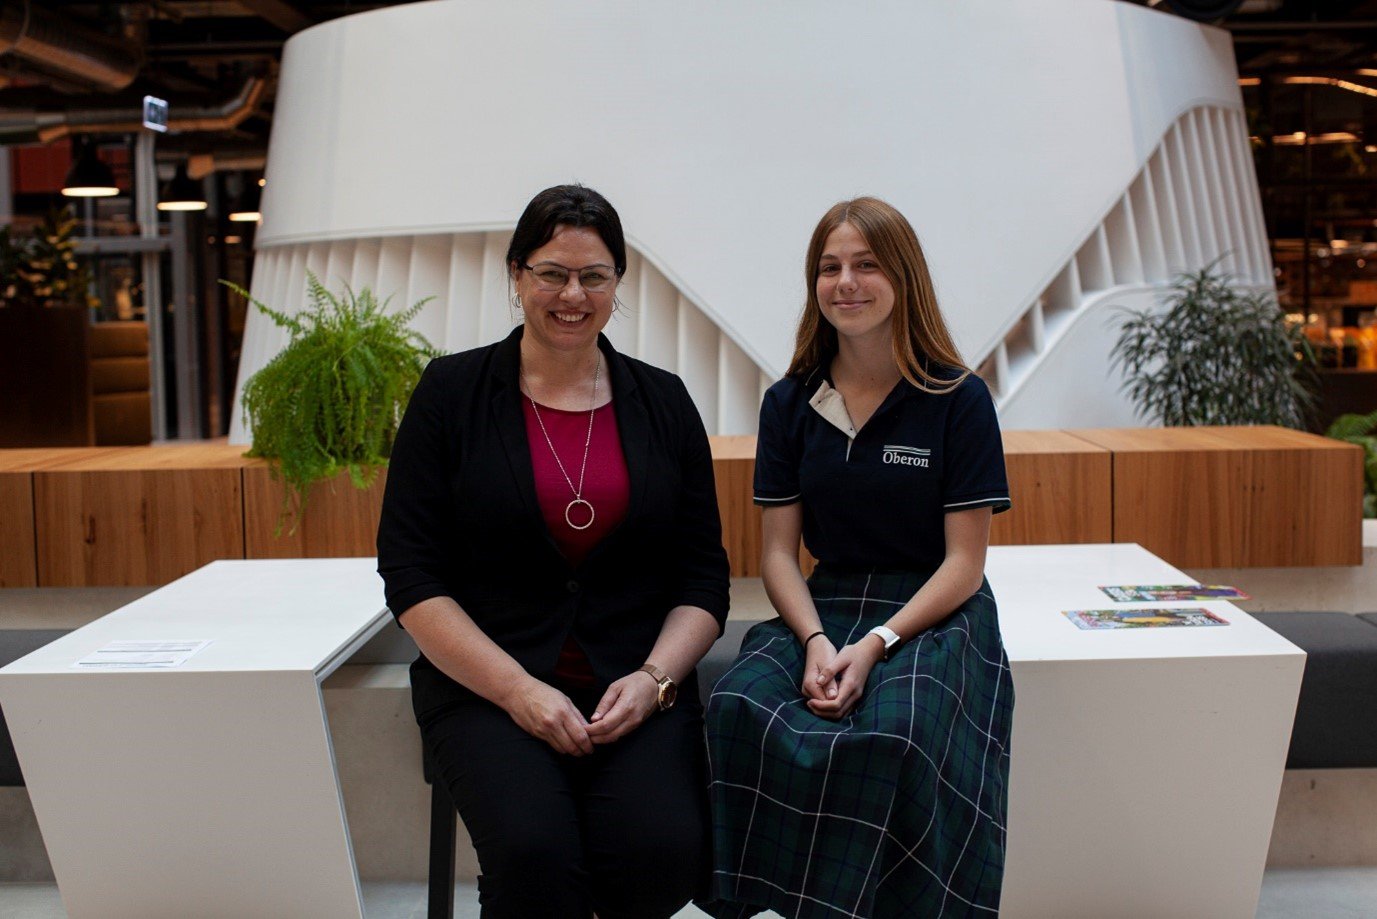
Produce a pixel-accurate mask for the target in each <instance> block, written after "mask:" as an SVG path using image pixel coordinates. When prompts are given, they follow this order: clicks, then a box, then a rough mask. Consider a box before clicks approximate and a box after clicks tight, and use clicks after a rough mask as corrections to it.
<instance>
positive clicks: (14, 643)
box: [0, 629, 1377, 785]
mask: <svg viewBox="0 0 1377 919" xmlns="http://www.w3.org/2000/svg"><path fill="white" fill-rule="evenodd" d="M68 631H69V630H68V629H0V667H3V666H5V665H6V664H10V663H13V662H14V661H17V660H19V658H21V657H24V656H25V655H27V654H32V653H33V652H34V651H37V650H38V649H39V648H41V647H43V646H44V645H46V644H48V643H49V642H53V641H56V640H57V639H59V638H61V637H62V636H63V635H66V634H67V632H68ZM1374 631H1377V629H1374ZM23 784H24V775H23V773H21V772H20V771H19V760H18V759H16V758H15V755H14V741H12V740H11V739H10V729H9V725H7V724H5V713H4V712H3V711H0V785H23Z"/></svg>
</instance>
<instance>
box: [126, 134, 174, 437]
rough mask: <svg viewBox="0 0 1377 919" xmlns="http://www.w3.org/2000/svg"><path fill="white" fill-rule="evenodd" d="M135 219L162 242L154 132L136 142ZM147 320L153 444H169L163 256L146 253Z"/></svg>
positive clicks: (146, 236) (148, 236) (141, 228)
mask: <svg viewBox="0 0 1377 919" xmlns="http://www.w3.org/2000/svg"><path fill="white" fill-rule="evenodd" d="M134 212H135V213H134V215H135V217H136V218H137V219H138V221H139V235H140V236H142V237H143V238H144V239H157V238H158V166H157V164H156V163H155V162H154V161H153V132H151V131H140V132H139V135H138V138H137V139H136V140H135V141H134ZM140 261H141V263H142V271H143V307H144V319H145V320H146V321H147V322H148V370H149V387H148V388H149V402H150V405H151V409H150V410H151V411H152V413H153V425H152V428H153V440H155V441H159V440H167V382H166V374H167V369H166V367H164V362H163V279H162V254H161V253H159V252H145V253H144V254H143V257H142V259H141V260H140Z"/></svg>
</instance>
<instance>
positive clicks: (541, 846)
mask: <svg viewBox="0 0 1377 919" xmlns="http://www.w3.org/2000/svg"><path fill="white" fill-rule="evenodd" d="M506 266H507V270H508V275H509V279H510V284H511V289H512V291H513V292H514V296H513V303H514V306H515V307H516V309H517V310H518V311H519V312H520V313H521V316H522V323H521V325H519V326H518V327H517V328H516V329H515V330H514V331H513V332H512V333H511V334H510V335H509V336H507V338H506V339H505V340H503V341H500V342H497V343H496V344H492V345H489V346H487V347H483V348H478V349H476V350H473V351H467V352H464V353H462V354H455V355H451V356H449V357H443V358H439V359H437V360H435V361H432V362H431V364H430V365H429V367H427V369H426V371H425V374H424V375H423V376H422V378H421V381H420V383H419V384H418V385H417V387H416V391H415V394H414V395H413V396H412V399H411V403H410V405H409V406H408V408H407V410H406V415H405V417H404V418H403V420H402V423H401V427H400V429H399V430H398V432H397V440H396V444H395V445H394V447H393V451H392V458H391V463H390V466H389V469H388V479H387V489H386V495H385V498H384V501H383V511H382V521H381V524H380V526H379V529H378V569H379V572H380V573H381V574H382V576H383V579H384V581H385V584H386V592H387V603H388V606H389V607H390V608H391V609H392V611H393V612H394V613H395V614H396V615H397V621H398V623H399V624H400V625H401V626H402V627H403V628H405V629H406V630H407V631H408V632H409V633H410V634H411V635H412V637H413V638H414V639H415V640H416V644H417V645H418V646H419V648H420V651H421V656H420V657H419V658H418V659H417V660H416V662H415V663H414V664H413V665H412V668H411V685H412V699H413V704H414V707H415V711H416V718H417V721H418V723H419V724H420V728H421V735H422V739H423V741H424V743H425V746H426V749H427V751H428V753H429V754H430V756H431V758H432V761H433V762H434V763H435V764H436V766H437V772H438V774H437V776H436V781H440V782H444V783H445V787H446V788H448V790H449V792H450V794H451V796H452V798H453V800H454V802H455V803H456V805H457V807H458V810H459V814H460V816H461V818H462V819H463V821H464V824H465V826H466V827H467V829H468V831H469V835H470V837H471V838H472V840H473V844H474V847H475V849H476V850H477V854H478V861H479V866H480V868H481V871H482V876H481V877H480V878H479V899H480V902H481V904H482V914H483V916H484V917H485V919H501V917H532V916H542V917H570V919H572V917H578V919H586V917H589V916H590V915H592V913H593V912H594V911H596V913H597V915H598V916H600V917H602V919H619V917H627V919H632V917H634V919H648V917H657V916H660V917H663V916H669V915H672V914H673V913H674V912H675V911H677V910H678V909H679V908H680V907H682V906H683V905H684V903H686V902H687V901H688V899H689V898H690V896H692V895H693V893H694V892H695V890H696V888H697V885H698V882H699V880H700V879H701V877H702V876H703V872H704V871H705V869H706V843H707V827H706V800H705V785H706V778H705V772H704V766H705V763H704V751H703V719H702V708H701V706H700V705H699V702H698V698H699V696H698V689H697V683H696V678H695V675H694V666H695V665H696V664H697V663H698V660H699V658H701V657H702V656H703V654H704V653H705V652H706V651H707V650H708V648H709V647H710V646H711V645H712V643H713V641H714V640H715V639H716V638H717V636H718V635H719V634H720V631H721V625H722V622H723V621H724V620H725V618H726V614H727V560H726V554H725V552H724V550H723V548H722V542H721V532H720V523H719V519H718V512H717V501H716V493H715V490H714V486H713V472H712V458H711V454H710V452H709V448H708V439H707V436H706V434H705V432H704V430H703V424H702V421H701V420H700V418H699V416H698V413H697V411H696V410H695V408H694V406H693V402H692V401H691V400H690V398H689V395H688V392H687V390H686V389H685V388H684V384H683V383H682V382H681V381H680V380H679V378H678V377H676V376H674V375H673V374H670V373H668V372H666V371H663V370H659V369H657V368H655V367H651V366H649V365H647V364H644V363H642V362H640V361H637V360H633V359H631V358H629V357H626V356H623V355H621V354H618V353H617V352H616V351H615V350H613V348H612V346H611V345H610V344H609V343H608V340H607V339H606V338H605V337H604V336H603V335H602V334H601V333H602V330H603V328H604V327H605V326H606V325H607V322H608V320H609V319H610V318H611V317H612V313H613V311H614V308H615V304H616V300H615V298H616V291H617V285H618V283H619V282H620V280H621V278H622V276H623V274H625V272H626V244H625V242H624V240H623V236H622V228H621V222H620V219H619V218H618V216H617V212H616V211H615V210H614V209H613V208H612V206H611V204H609V203H608V202H607V200H606V199H605V198H603V197H602V196H601V195H599V194H598V193H597V192H595V191H593V190H591V189H588V188H583V187H581V186H577V185H563V186H558V187H555V188H550V189H546V190H545V191H543V192H541V193H540V194H539V195H537V196H536V197H535V198H534V199H533V200H532V201H531V202H530V204H529V205H528V206H527V208H526V210H525V213H523V214H522V215H521V219H520V220H519V221H518V223H517V226H516V230H515V232H514V233H513V235H512V241H511V245H510V247H509V248H508V250H507V256H506Z"/></svg>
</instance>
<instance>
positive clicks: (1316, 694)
mask: <svg viewBox="0 0 1377 919" xmlns="http://www.w3.org/2000/svg"><path fill="white" fill-rule="evenodd" d="M1253 616H1254V618H1256V619H1257V620H1258V621H1259V622H1261V623H1262V624H1264V625H1266V626H1267V627H1268V628H1269V629H1271V630H1272V631H1274V632H1276V633H1277V634H1278V635H1281V636H1282V637H1283V638H1285V639H1286V640H1288V641H1290V642H1291V643H1292V644H1294V645H1296V646H1298V647H1299V648H1301V649H1302V650H1303V651H1305V653H1306V661H1305V676H1304V678H1303V679H1302V680H1301V690H1300V701H1299V702H1298V703H1297V705H1296V723H1295V727H1294V728H1293V729H1292V731H1291V750H1290V753H1289V754H1288V756H1287V759H1286V766H1287V768H1288V769H1341V768H1362V767H1372V766H1377V728H1374V725H1377V614H1372V613H1367V614H1364V615H1362V616H1354V615H1352V614H1350V613H1334V612H1323V613H1318V612H1301V613H1254V614H1253Z"/></svg>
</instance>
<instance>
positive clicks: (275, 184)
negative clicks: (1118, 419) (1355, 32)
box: [231, 0, 1252, 440]
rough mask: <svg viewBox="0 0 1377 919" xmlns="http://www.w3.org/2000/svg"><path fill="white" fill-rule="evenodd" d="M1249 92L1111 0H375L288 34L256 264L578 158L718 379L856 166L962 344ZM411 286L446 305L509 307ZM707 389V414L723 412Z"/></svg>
mask: <svg viewBox="0 0 1377 919" xmlns="http://www.w3.org/2000/svg"><path fill="white" fill-rule="evenodd" d="M1202 106H1203V107H1205V108H1204V109H1201V107H1202ZM1240 108H1241V106H1240V98H1239V93H1238V89H1237V85H1236V74H1235V70H1234V64H1233V56H1232V52H1231V48H1230V45H1229V39H1228V36H1227V34H1226V33H1223V32H1221V31H1218V30H1215V29H1211V28H1206V27H1200V26H1197V25H1195V24H1193V23H1190V22H1187V21H1185V20H1182V19H1179V18H1176V17H1171V16H1167V15H1164V14H1159V13H1156V12H1154V11H1151V10H1148V9H1145V8H1142V7H1137V6H1129V5H1126V4H1119V3H1112V2H1108V0H1039V2H1035V3H1034V2H1009V0H963V2H962V3H960V4H937V3H921V4H913V3H908V2H898V0H857V2H852V3H847V4H845V5H838V4H835V3H829V2H823V0H791V2H783V0H776V2H761V3H752V4H741V3H735V2H723V0H716V2H696V3H684V4H658V3H643V2H641V3H637V2H620V0H589V2H585V3H580V4H568V5H564V4H550V3H548V2H538V0H482V2H476V0H455V2H433V3H420V4H412V5H408V6H401V7H392V8H388V9H385V10H378V11H374V12H369V13H364V14H360V15H356V16H350V17H346V18H343V19H338V20H334V21H332V22H328V23H325V24H322V25H320V26H316V27H314V28H312V29H309V30H307V31H305V32H302V33H300V34H299V35H297V36H296V37H294V38H293V39H292V40H291V41H290V42H288V44H287V48H286V52H285V55H284V60H283V69H282V76H281V84H280V89H279V95H278V104H277V108H276V112H275V116H274V126H273V136H272V141H271V146H270V149H269V157H268V170H267V179H268V182H267V187H266V189H265V194H264V201H263V210H264V222H263V225H262V227H261V229H260V232H259V235H258V245H259V249H260V260H259V263H258V265H257V267H256V270H255V278H254V285H253V286H254V290H255V293H260V291H264V292H266V291H267V289H268V286H267V278H268V277H269V275H270V274H271V275H272V276H274V277H281V278H285V279H286V280H291V278H292V277H293V276H294V275H292V269H291V266H292V265H293V264H302V265H304V264H306V263H307V261H308V260H309V258H310V253H311V252H312V251H319V250H318V247H320V246H324V245H325V244H327V243H331V242H332V241H360V240H361V241H367V242H366V245H368V246H373V245H377V246H378V247H379V248H380V249H383V248H385V245H386V244H385V242H384V241H385V240H386V239H388V238H393V237H403V238H406V239H410V240H415V241H418V244H419V245H422V246H424V245H430V246H432V248H433V249H438V248H439V247H440V244H437V243H435V242H434V240H435V239H436V238H441V239H448V240H449V241H450V242H449V243H448V244H449V245H450V246H452V247H453V246H459V245H460V243H458V242H457V240H461V239H469V240H470V241H471V242H470V243H466V244H464V245H472V246H476V245H477V243H476V242H472V240H476V239H480V238H482V239H486V236H485V235H483V234H487V233H489V232H491V231H501V230H509V229H510V227H511V225H512V224H513V222H514V221H515V218H516V216H517V215H518V214H519V213H520V210H521V208H522V207H523V206H524V204H525V202H526V201H527V200H528V199H529V198H530V196H531V195H532V194H533V193H534V192H535V191H537V190H539V189H541V188H543V187H546V186H548V185H550V184H554V183H557V182H565V181H571V180H578V181H582V182H584V183H586V184H589V185H592V186H594V187H596V188H598V189H599V190H601V191H603V192H604V193H605V194H607V195H608V197H609V198H610V199H611V200H612V201H613V202H614V203H615V204H616V205H617V207H618V209H619V210H620V211H621V214H622V218H623V222H624V224H625V226H626V228H627V232H628V237H629V241H630V242H631V244H632V246H633V248H634V249H635V250H636V251H637V252H638V253H640V254H641V256H643V259H644V261H645V262H646V263H648V264H649V265H650V266H652V267H653V268H655V269H656V270H657V271H658V272H659V273H660V274H661V275H663V278H664V279H665V280H666V282H667V283H668V284H669V285H671V286H672V287H673V289H674V291H675V294H674V299H675V302H676V304H678V303H681V302H682V303H683V304H686V305H687V307H688V308H686V309H684V310H681V311H679V312H677V313H676V318H675V324H674V328H673V334H674V337H675V344H674V349H675V351H676V354H679V355H684V356H689V357H690V358H692V356H693V355H696V354H700V353H704V352H706V351H711V350H714V346H715V350H716V352H717V353H718V354H719V355H720V356H721V357H720V359H719V360H718V363H717V366H716V367H715V368H713V370H712V375H713V379H714V380H716V381H717V382H716V383H715V385H716V386H717V387H718V389H717V391H716V393H715V395H714V396H713V401H714V402H717V403H720V402H721V401H722V399H723V396H722V389H721V387H722V386H723V381H728V382H727V384H726V385H727V386H728V387H729V388H730V387H734V386H737V385H743V384H739V383H731V382H730V381H732V380H746V379H749V378H751V377H752V376H753V375H752V374H751V373H749V372H743V367H742V366H741V364H742V361H743V360H748V361H750V362H751V363H752V364H753V365H754V367H755V370H756V372H757V373H756V375H758V374H759V373H763V374H764V375H765V376H766V377H770V376H773V375H776V374H778V373H779V372H780V371H781V370H782V369H783V367H784V365H785V364H786V363H787V359H788V354H789V348H790V338H791V331H792V326H793V322H794V319H795V317H796V315H797V311H798V306H799V304H800V302H801V300H802V293H803V291H802V281H801V278H800V263H801V260H802V254H803V249H804V246H805V243H806V240H807V236H808V233H809V231H810V230H811V228H812V226H813V224H814V223H815V222H816V220H817V218H818V216H820V214H821V213H822V212H823V210H825V209H826V207H828V206H829V205H830V204H831V203H832V202H834V201H836V200H837V199H839V198H843V197H849V196H853V195H856V194H863V193H872V194H878V195H880V196H882V197H885V198H887V199H888V200H890V201H891V202H893V203H894V204H896V205H897V206H898V207H899V208H900V209H901V210H903V211H904V212H905V213H906V214H907V215H908V216H909V217H910V219H911V220H912V221H913V223H914V224H915V226H916V227H917V229H918V232H919V235H920V236H921V237H922V239H923V242H924V246H925V248H926V250H927V252H928V254H929V257H930V260H931V262H932V265H933V269H934V273H935V276H936V280H937V285H938V290H939V295H940V296H941V299H942V302H943V304H944V307H945V310H946V312H947V314H948V316H949V318H950V320H951V323H952V326H953V329H954V332H955V333H956V337H957V341H958V343H959V344H960V345H961V347H962V348H963V350H964V352H965V353H966V355H967V356H968V358H970V359H972V360H973V361H975V362H979V361H981V360H983V359H985V358H986V356H990V355H995V354H996V352H997V350H998V348H999V346H1000V345H1001V344H1002V343H1005V340H1006V338H1007V337H1008V336H1009V334H1010V332H1011V330H1013V329H1014V328H1015V327H1016V326H1017V325H1018V324H1019V323H1021V322H1024V321H1025V320H1026V319H1027V317H1028V315H1029V309H1030V306H1029V305H1030V303H1032V302H1034V301H1035V300H1037V299H1039V298H1040V297H1041V296H1042V294H1043V292H1045V291H1047V290H1048V289H1049V287H1050V286H1051V285H1053V284H1054V282H1055V281H1056V279H1057V278H1058V277H1059V276H1060V275H1061V274H1062V273H1063V272H1064V269H1065V267H1066V266H1067V265H1068V264H1069V261H1070V259H1071V258H1072V257H1073V256H1074V255H1075V254H1076V253H1077V252H1078V250H1080V249H1081V248H1082V247H1083V245H1084V244H1085V242H1086V240H1087V238H1088V234H1093V233H1096V232H1098V227H1099V226H1100V225H1101V224H1105V223H1106V221H1108V220H1111V219H1118V220H1120V222H1121V223H1122V218H1121V217H1120V218H1114V216H1113V214H1114V211H1115V209H1116V207H1118V202H1120V201H1121V199H1122V198H1123V197H1124V195H1125V192H1126V190H1127V189H1129V188H1130V186H1131V185H1132V184H1133V183H1134V181H1135V177H1137V176H1138V175H1139V174H1140V172H1141V170H1142V169H1143V167H1144V164H1145V163H1147V162H1148V159H1149V156H1150V155H1152V154H1153V152H1154V150H1156V149H1157V148H1158V146H1159V144H1160V143H1161V141H1162V140H1163V138H1164V137H1165V136H1167V135H1168V132H1169V131H1170V130H1171V128H1172V126H1173V125H1174V124H1176V123H1177V122H1178V120H1179V119H1181V118H1182V117H1183V116H1186V115H1187V113H1190V112H1192V111H1195V110H1206V111H1210V112H1214V111H1222V112H1226V113H1235V114H1236V113H1237V112H1239V110H1240ZM1245 151H1246V148H1245ZM1219 153H1220V151H1218V150H1216V151H1214V154H1213V155H1214V157H1215V158H1217V157H1218V156H1219ZM1210 158H1211V153H1210V152H1208V151H1205V150H1203V149H1202V151H1201V162H1202V163H1204V162H1209V161H1210ZM1234 159H1235V160H1238V159H1239V158H1238V157H1236V156H1235V157H1234ZM1240 162H1241V161H1240ZM1239 178H1240V179H1241V178H1244V177H1242V175H1241V173H1240V175H1239ZM1246 179H1247V181H1248V182H1249V183H1250V187H1252V178H1251V174H1249V175H1248V176H1247V177H1246ZM1240 200H1241V199H1240ZM1179 219H1180V220H1182V221H1184V220H1185V219H1186V218H1185V217H1179ZM1198 219H1199V215H1197V220H1198ZM469 234H479V235H478V236H472V235H469ZM426 240H429V242H419V241H426ZM356 245H363V243H356ZM394 245H395V244H394ZM408 245H409V244H408ZM303 247H305V248H304V249H303ZM275 252H276V253H277V255H276V257H275V256H274V253H275ZM1187 254H1189V253H1187ZM325 259H326V261H328V260H329V254H328V247H327V254H326V255H325ZM366 261H367V260H366V259H365V262H366ZM408 263H409V262H408ZM1182 267H1191V265H1190V264H1185V265H1183V266H1182ZM455 270H456V271H458V272H459V273H460V274H463V272H464V271H465V270H467V269H462V268H459V267H458V266H456V268H455ZM375 271H377V272H379V275H378V276H379V277H380V276H381V273H382V271H383V269H382V268H378V269H375ZM283 272H286V274H285V275H284V274H283ZM295 276H299V274H298V275H295ZM436 278H437V280H438V275H436ZM274 283H276V282H274ZM446 283H447V284H449V283H450V279H447V281H446ZM378 286H379V287H380V288H381V289H383V290H387V289H388V288H387V286H386V285H385V284H379V285H378ZM451 286H452V285H451ZM485 289H486V290H487V295H486V296H488V297H491V295H492V293H493V291H492V289H491V287H489V288H485ZM417 292H418V293H419V291H417ZM432 292H435V293H438V294H440V296H441V298H442V300H441V302H440V303H439V305H438V306H437V307H436V308H437V309H442V310H444V311H445V313H446V314H447V315H452V316H455V317H462V316H465V315H471V314H474V313H478V314H486V313H487V311H490V310H504V309H505V297H504V298H502V299H500V300H497V301H492V300H490V299H485V300H484V301H483V302H482V303H481V304H475V303H472V302H460V299H454V298H451V297H450V292H449V289H448V287H447V289H446V290H443V291H440V290H437V291H432ZM260 296H261V294H260ZM680 316H684V317H689V318H688V319H687V320H683V319H680V318H679V317H680ZM699 316H701V317H702V318H703V319H705V320H706V321H707V322H708V323H709V324H710V326H711V332H710V333H709V332H705V330H704V329H702V328H700V327H699V324H698V322H697V319H696V318H694V317H699ZM453 321H454V322H457V323H460V324H462V322H463V321H465V320H462V319H461V318H456V319H454V320H453ZM469 324H470V325H472V322H471V321H470V322H469ZM263 325H264V323H263V322H261V320H260V319H259V317H257V316H254V317H251V320H250V327H249V330H248V334H247V335H246V344H245V349H244V358H243V360H242V362H241V367H240V383H241V386H242V381H243V379H245V378H246V376H247V374H248V373H251V372H252V371H253V370H256V369H257V368H258V367H259V366H262V364H263V363H265V362H266V361H267V359H268V358H269V357H270V356H271V354H272V353H273V352H274V351H275V350H276V347H277V344H276V343H275V342H274V338H273V336H272V335H271V334H260V333H259V327H261V326H263ZM480 325H481V324H480ZM652 325H653V326H654V329H649V327H648V331H651V332H653V335H660V334H661V333H662V332H665V330H664V329H662V328H661V327H660V326H659V325H658V323H657V322H652ZM484 331H486V329H484ZM666 334H668V333H666ZM492 337H496V335H495V334H494V335H492V336H490V337H489V340H490V339H491V338H492ZM733 349H734V350H733ZM1006 350H1007V348H1006ZM646 356H647V357H649V358H650V359H652V360H653V359H655V358H654V355H653V354H652V353H647V354H646ZM697 363H698V362H697V361H696V360H694V359H690V360H689V361H688V367H685V366H680V367H678V368H677V369H679V371H680V372H681V373H686V372H688V373H691V372H693V371H692V370H691V369H690V368H691V367H695V366H696V365H697ZM724 367H726V368H728V369H726V370H724V369H723V368H724ZM703 388H704V387H703V386H702V385H700V386H699V389H700V390H701V389H703ZM1008 388H1009V387H1006V389H1008ZM749 389H757V391H756V392H752V393H751V394H750V396H749V398H750V399H754V398H755V396H757V395H758V387H757V386H756V385H754V383H753V384H752V385H750V386H749V387H748V390H749ZM1007 394H1008V393H1006V395H1007ZM695 395H698V393H697V392H696V393H695ZM699 404H700V408H705V409H706V406H704V403H703V398H702V397H701V396H700V397H699ZM713 410H715V411H718V413H719V415H720V416H722V418H726V419H727V420H725V421H724V420H722V418H719V421H718V423H717V424H716V425H714V426H713V427H714V428H715V429H716V430H721V431H727V430H732V429H734V428H735V426H736V421H735V420H732V419H735V418H737V417H738V416H740V415H742V412H741V411H740V410H738V409H737V408H735V407H733V408H731V409H730V410H728V411H725V412H723V411H721V409H720V408H718V409H713ZM711 411H712V410H705V414H711ZM745 414H746V415H747V416H748V417H749V415H750V414H751V413H750V412H746V413H745ZM237 415H238V413H237V412H236V429H235V430H233V431H232V432H231V436H232V438H233V439H237V440H241V439H242V438H243V431H242V429H239V428H238V419H237ZM1064 423H1066V424H1073V423H1075V422H1074V420H1072V419H1067V420H1066V421H1065V422H1064Z"/></svg>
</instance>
